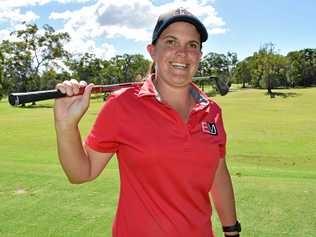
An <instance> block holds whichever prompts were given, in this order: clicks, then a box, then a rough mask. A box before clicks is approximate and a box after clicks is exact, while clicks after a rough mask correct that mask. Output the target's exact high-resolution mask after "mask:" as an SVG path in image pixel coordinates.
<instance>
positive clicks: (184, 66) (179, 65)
mask: <svg viewBox="0 0 316 237" xmlns="http://www.w3.org/2000/svg"><path fill="white" fill-rule="evenodd" d="M171 65H172V66H173V67H175V68H181V69H183V68H186V67H187V65H186V64H182V63H171Z"/></svg>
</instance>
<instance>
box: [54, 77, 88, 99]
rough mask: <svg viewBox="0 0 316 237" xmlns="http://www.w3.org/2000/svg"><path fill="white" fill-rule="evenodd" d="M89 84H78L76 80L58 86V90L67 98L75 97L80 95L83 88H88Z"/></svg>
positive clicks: (81, 82) (82, 82)
mask: <svg viewBox="0 0 316 237" xmlns="http://www.w3.org/2000/svg"><path fill="white" fill-rule="evenodd" d="M86 86H87V83H86V82H85V81H80V82H78V81H77V80H76V79H71V80H66V81H64V82H62V83H58V84H57V85H56V89H57V90H59V91H60V92H61V93H63V94H67V96H73V95H77V94H79V93H80V88H81V87H86Z"/></svg>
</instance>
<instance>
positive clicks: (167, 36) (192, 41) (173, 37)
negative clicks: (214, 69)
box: [162, 35, 201, 46]
mask: <svg viewBox="0 0 316 237" xmlns="http://www.w3.org/2000/svg"><path fill="white" fill-rule="evenodd" d="M167 38H172V39H175V40H177V39H178V38H177V37H175V36H172V35H166V36H164V37H162V40H164V39H167ZM188 43H197V44H198V45H199V46H201V43H200V42H199V41H196V40H190V41H189V42H188Z"/></svg>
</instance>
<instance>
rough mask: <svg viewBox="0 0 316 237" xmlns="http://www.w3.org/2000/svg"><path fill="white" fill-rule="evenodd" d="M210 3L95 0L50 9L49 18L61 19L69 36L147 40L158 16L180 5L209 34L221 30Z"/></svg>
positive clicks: (204, 0) (203, 0)
mask: <svg viewBox="0 0 316 237" xmlns="http://www.w3.org/2000/svg"><path fill="white" fill-rule="evenodd" d="M212 3H213V0H175V1H173V2H169V3H166V4H162V5H159V6H156V5H154V4H153V2H152V1H150V0H143V1H139V0H98V1H97V2H96V3H95V4H93V5H91V6H88V7H83V8H81V9H80V10H77V11H72V12H71V11H65V12H59V13H58V12H53V13H52V14H51V15H50V19H62V20H64V21H65V27H64V30H65V31H67V32H69V33H71V36H72V37H73V35H77V36H78V37H80V38H81V39H92V38H95V37H100V36H104V37H106V38H115V37H122V38H126V39H129V40H134V41H144V42H148V41H150V37H151V34H152V30H153V28H154V25H155V23H156V19H157V17H158V16H159V15H160V14H161V13H163V12H166V11H168V10H170V9H175V8H177V7H179V6H183V7H184V8H187V9H188V10H189V11H191V12H192V13H193V14H195V15H196V16H198V17H199V18H200V19H201V20H202V21H203V23H204V24H205V26H206V28H207V29H208V31H209V32H211V33H212V34H216V33H224V32H225V31H226V30H225V28H223V27H224V25H225V22H224V21H223V19H222V18H220V17H218V16H217V12H216V10H215V8H214V7H213V6H212V5H211V4H212Z"/></svg>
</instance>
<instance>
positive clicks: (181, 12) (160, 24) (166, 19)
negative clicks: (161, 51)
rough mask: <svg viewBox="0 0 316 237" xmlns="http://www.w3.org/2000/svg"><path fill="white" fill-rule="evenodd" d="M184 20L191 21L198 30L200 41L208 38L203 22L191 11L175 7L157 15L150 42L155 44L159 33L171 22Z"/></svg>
mask: <svg viewBox="0 0 316 237" xmlns="http://www.w3.org/2000/svg"><path fill="white" fill-rule="evenodd" d="M178 21H184V22H188V23H191V24H192V25H194V26H195V27H196V29H197V30H198V32H199V33H200V35H201V43H202V42H205V41H206V40H207V38H208V34H207V30H206V28H205V26H204V25H203V23H202V22H201V21H200V20H199V19H198V18H197V17H196V16H194V15H193V14H192V13H191V12H189V11H188V10H186V9H184V8H182V7H181V8H177V9H175V10H172V11H170V12H167V13H165V14H162V15H160V16H159V18H158V21H157V24H156V26H155V29H154V32H153V36H152V41H151V42H152V44H155V43H156V41H157V39H158V38H159V36H160V34H161V33H162V32H163V31H164V30H165V29H166V28H167V27H168V26H169V25H170V24H172V23H174V22H178Z"/></svg>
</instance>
